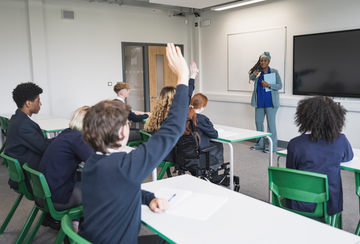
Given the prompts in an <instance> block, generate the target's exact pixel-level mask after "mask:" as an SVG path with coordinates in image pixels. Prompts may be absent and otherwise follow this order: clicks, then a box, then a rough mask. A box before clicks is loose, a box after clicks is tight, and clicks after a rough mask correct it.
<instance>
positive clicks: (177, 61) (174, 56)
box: [166, 43, 189, 86]
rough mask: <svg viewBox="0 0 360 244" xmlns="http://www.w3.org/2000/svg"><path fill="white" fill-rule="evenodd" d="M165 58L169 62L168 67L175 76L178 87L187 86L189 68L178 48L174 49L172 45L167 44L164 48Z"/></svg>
mask: <svg viewBox="0 0 360 244" xmlns="http://www.w3.org/2000/svg"><path fill="white" fill-rule="evenodd" d="M166 56H167V58H168V60H169V67H170V68H171V70H172V71H173V72H174V73H175V74H176V75H177V77H178V81H177V84H178V85H186V86H187V85H188V78H189V68H188V67H187V63H186V61H185V59H184V57H183V55H182V53H181V50H180V48H179V47H175V46H174V44H173V43H168V44H167V47H166Z"/></svg>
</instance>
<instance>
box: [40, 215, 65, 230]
mask: <svg viewBox="0 0 360 244" xmlns="http://www.w3.org/2000/svg"><path fill="white" fill-rule="evenodd" d="M41 225H42V226H45V227H50V228H51V229H53V230H58V231H59V230H60V229H61V222H60V221H57V220H55V219H53V218H52V217H51V215H50V214H47V215H46V216H45V219H44V220H43V222H42V224H41Z"/></svg>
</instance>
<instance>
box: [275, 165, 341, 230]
mask: <svg viewBox="0 0 360 244" xmlns="http://www.w3.org/2000/svg"><path fill="white" fill-rule="evenodd" d="M268 172H269V188H270V190H271V192H272V199H273V205H275V206H278V207H281V208H284V209H286V210H289V211H291V212H294V213H297V214H300V215H303V216H306V217H309V218H312V219H314V220H317V221H321V222H324V223H327V224H329V225H331V226H333V227H337V228H339V229H342V213H341V212H340V213H337V214H334V215H332V216H330V215H328V214H327V209H326V202H327V201H328V200H329V187H328V179H327V175H324V174H318V173H312V172H307V171H302V170H295V169H285V168H278V167H269V168H268ZM286 199H291V200H295V201H302V202H309V203H316V204H317V206H316V208H315V211H314V213H308V212H302V211H296V210H293V209H289V208H287V207H285V201H286Z"/></svg>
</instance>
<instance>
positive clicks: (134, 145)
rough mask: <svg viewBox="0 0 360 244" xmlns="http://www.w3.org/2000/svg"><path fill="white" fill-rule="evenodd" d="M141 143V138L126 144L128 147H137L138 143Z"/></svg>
mask: <svg viewBox="0 0 360 244" xmlns="http://www.w3.org/2000/svg"><path fill="white" fill-rule="evenodd" d="M141 143H142V140H137V141H129V142H128V143H127V144H126V146H128V147H138V146H140V144H141Z"/></svg>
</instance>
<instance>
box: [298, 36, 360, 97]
mask: <svg viewBox="0 0 360 244" xmlns="http://www.w3.org/2000/svg"><path fill="white" fill-rule="evenodd" d="M293 58H294V60H293V94H294V95H323V96H330V97H360V29H357V30H347V31H337V32H328V33H319V34H311V35H300V36H294V52H293Z"/></svg>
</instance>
